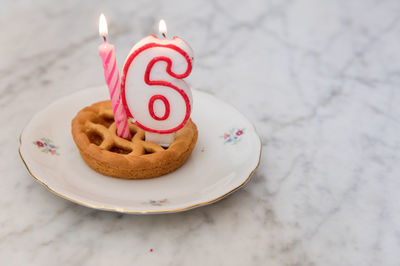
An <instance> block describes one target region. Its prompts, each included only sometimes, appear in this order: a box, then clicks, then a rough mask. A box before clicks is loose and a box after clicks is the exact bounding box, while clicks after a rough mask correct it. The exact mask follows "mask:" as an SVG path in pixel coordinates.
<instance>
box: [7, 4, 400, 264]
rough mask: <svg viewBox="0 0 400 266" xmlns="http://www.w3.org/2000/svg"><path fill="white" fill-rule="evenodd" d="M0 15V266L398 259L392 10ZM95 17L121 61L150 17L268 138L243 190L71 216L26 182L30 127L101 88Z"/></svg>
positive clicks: (61, 7) (396, 18)
mask: <svg viewBox="0 0 400 266" xmlns="http://www.w3.org/2000/svg"><path fill="white" fill-rule="evenodd" d="M0 6H1V8H0V28H1V34H0V40H1V44H2V48H1V50H0V58H1V60H0V80H1V83H0V108H1V118H2V121H3V125H2V127H1V131H0V144H1V149H0V154H1V161H0V176H1V183H0V210H1V211H0V260H1V261H2V264H3V262H7V263H6V264H5V265H332V266H333V265H357V266H359V265H374V266H375V265H386V266H389V265H399V264H400V256H399V251H400V204H399V201H400V196H399V192H398V191H399V190H400V167H399V162H400V135H399V132H400V107H399V105H398V103H399V102H400V89H399V87H400V53H399V47H400V46H399V43H400V37H399V36H400V2H399V1H397V0H393V1H389V0H385V1H375V0H365V1H364V0H351V1H340V0H332V1H329V0H326V1H320V0H287V1H285V0H266V1H263V0H248V1H235V2H234V1H216V0H214V1H144V0H142V1H94V0H91V1H57V2H56V1H49V0H36V1H26V0H19V1H11V0H3V1H1V3H0ZM100 12H104V13H105V14H106V15H107V18H108V20H109V22H110V25H109V27H110V40H111V41H112V43H113V44H114V45H115V46H116V49H117V58H118V62H119V65H120V67H121V63H122V62H123V61H124V58H125V56H126V54H127V53H128V51H129V49H130V48H131V46H132V45H133V44H134V43H135V42H137V41H138V40H139V39H140V38H141V37H143V36H145V35H147V34H151V33H154V32H155V30H156V23H157V21H158V20H159V19H160V18H164V19H165V20H166V21H167V23H168V28H169V34H171V35H178V36H181V37H183V38H184V39H186V40H187V41H188V42H189V43H190V44H191V45H192V47H193V49H194V51H195V53H196V63H195V68H194V71H193V72H192V75H191V76H190V78H189V79H188V81H189V83H190V84H191V86H192V87H194V88H197V89H200V90H203V91H207V92H209V93H211V94H214V95H216V96H217V97H219V98H221V99H224V100H225V101H227V102H229V103H231V104H233V105H234V106H236V107H237V108H238V109H239V110H241V111H242V112H243V113H245V114H246V115H247V117H248V118H249V119H250V120H251V121H252V122H254V124H255V125H256V127H257V129H258V132H259V134H260V135H261V137H262V140H263V155H262V158H261V165H260V168H259V169H258V170H257V172H256V173H255V175H254V177H253V179H252V181H251V182H250V183H249V184H248V185H247V186H246V187H245V188H244V189H242V190H240V191H238V192H236V193H235V194H233V195H231V196H230V197H228V198H226V199H224V200H222V201H220V202H218V203H217V204H213V205H210V206H207V207H203V208H199V209H195V210H192V211H189V212H185V213H179V214H170V215H156V216H134V215H122V214H116V213H109V212H102V211H96V210H92V209H88V208H85V207H81V206H78V205H76V204H74V203H71V202H68V201H66V200H63V199H61V198H59V197H57V196H55V195H53V194H51V193H49V192H48V191H47V190H46V189H45V188H43V187H42V186H41V185H39V184H38V183H37V182H35V181H34V180H33V179H32V178H31V177H30V176H29V175H28V173H27V172H26V170H25V168H24V166H23V164H22V162H21V160H20V159H19V157H18V153H17V147H18V136H19V133H20V132H21V130H22V129H23V127H24V125H25V124H26V123H27V122H28V121H29V120H30V118H31V117H32V116H33V114H34V113H36V112H37V111H39V110H41V109H42V108H44V107H45V106H47V105H48V104H49V103H51V102H52V101H54V100H56V99H58V98H60V97H62V96H65V95H68V94H71V93H73V92H75V91H78V90H80V89H82V88H85V87H88V86H93V85H98V84H102V83H103V76H102V68H101V61H100V59H99V57H98V54H97V45H98V44H99V43H100V42H101V40H100V39H99V37H98V35H97V19H98V15H99V13H100ZM150 249H153V252H150Z"/></svg>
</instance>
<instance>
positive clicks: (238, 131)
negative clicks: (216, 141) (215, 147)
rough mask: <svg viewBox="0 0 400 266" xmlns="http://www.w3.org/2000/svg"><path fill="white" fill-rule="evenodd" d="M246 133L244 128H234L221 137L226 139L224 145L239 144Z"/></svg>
mask: <svg viewBox="0 0 400 266" xmlns="http://www.w3.org/2000/svg"><path fill="white" fill-rule="evenodd" d="M244 133H245V129H244V128H232V129H231V130H229V131H228V132H225V133H224V135H223V136H221V137H222V138H223V139H224V144H227V143H230V144H237V143H238V142H239V141H240V140H241V139H242V136H243V134H244Z"/></svg>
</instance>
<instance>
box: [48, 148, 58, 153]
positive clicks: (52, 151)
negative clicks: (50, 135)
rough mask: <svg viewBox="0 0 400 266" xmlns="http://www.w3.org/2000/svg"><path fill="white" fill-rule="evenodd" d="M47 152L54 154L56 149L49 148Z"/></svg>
mask: <svg viewBox="0 0 400 266" xmlns="http://www.w3.org/2000/svg"><path fill="white" fill-rule="evenodd" d="M49 152H50V153H51V154H56V152H57V151H56V150H52V149H50V150H49Z"/></svg>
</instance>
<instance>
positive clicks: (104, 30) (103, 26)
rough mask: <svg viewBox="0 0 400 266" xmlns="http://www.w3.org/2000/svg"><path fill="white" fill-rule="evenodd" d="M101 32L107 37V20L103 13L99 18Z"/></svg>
mask: <svg viewBox="0 0 400 266" xmlns="http://www.w3.org/2000/svg"><path fill="white" fill-rule="evenodd" d="M99 34H100V35H101V36H102V37H103V38H105V37H106V36H107V34H108V27H107V20H106V17H105V16H104V14H103V13H101V15H100V18H99Z"/></svg>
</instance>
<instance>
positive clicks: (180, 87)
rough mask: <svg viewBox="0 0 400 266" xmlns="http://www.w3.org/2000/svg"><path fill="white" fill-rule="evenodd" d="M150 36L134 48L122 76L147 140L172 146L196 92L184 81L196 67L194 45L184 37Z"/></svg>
mask: <svg viewBox="0 0 400 266" xmlns="http://www.w3.org/2000/svg"><path fill="white" fill-rule="evenodd" d="M159 27H160V32H161V33H162V35H163V36H164V39H159V38H157V37H156V36H155V35H150V36H148V37H145V38H144V39H142V40H141V41H139V42H138V43H137V44H136V45H134V46H133V48H132V49H131V51H130V53H129V55H128V57H127V59H126V61H125V65H124V68H123V72H122V77H121V96H122V102H123V104H124V107H125V110H126V112H127V115H128V116H129V117H130V118H131V119H132V121H133V122H134V123H135V124H136V125H137V126H139V127H140V128H142V129H143V130H145V131H146V132H145V138H146V141H152V142H156V143H158V144H160V145H162V146H169V145H170V144H171V143H172V142H173V141H174V132H175V131H177V130H179V129H181V128H182V127H184V126H185V124H186V122H187V121H188V119H189V118H190V113H191V111H192V93H191V90H190V88H189V86H188V85H187V84H186V82H185V81H184V80H183V79H184V78H186V77H187V76H189V74H190V72H191V70H192V60H193V51H192V48H191V47H190V46H189V45H188V44H187V43H186V42H185V41H184V40H182V39H181V38H178V37H174V38H172V39H171V40H168V39H166V37H165V33H166V31H167V28H166V25H165V22H164V21H163V20H161V21H160V25H159Z"/></svg>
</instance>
